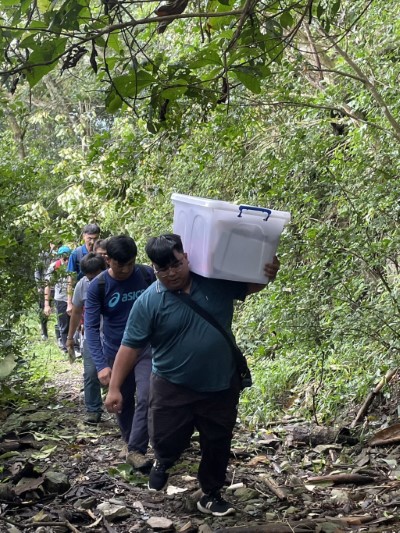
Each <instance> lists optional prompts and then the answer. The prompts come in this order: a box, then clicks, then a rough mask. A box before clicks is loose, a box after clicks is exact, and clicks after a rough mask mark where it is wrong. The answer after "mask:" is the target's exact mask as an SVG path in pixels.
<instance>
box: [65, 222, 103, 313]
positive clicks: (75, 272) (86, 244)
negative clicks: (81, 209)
mask: <svg viewBox="0 0 400 533" xmlns="http://www.w3.org/2000/svg"><path fill="white" fill-rule="evenodd" d="M99 236H100V227H99V226H98V225H97V224H86V226H84V227H83V228H82V238H83V244H82V245H81V246H78V248H75V250H74V251H73V252H72V253H71V255H70V258H69V261H68V272H70V273H71V275H70V276H69V278H68V291H67V292H68V294H67V296H68V300H67V313H68V314H69V315H71V312H72V295H73V292H74V287H75V284H76V282H77V281H79V280H80V279H81V278H82V277H83V276H84V274H83V272H82V270H81V261H82V259H83V258H84V257H85V255H86V254H88V253H89V252H93V247H94V243H95V242H96V241H97V240H98V238H99Z"/></svg>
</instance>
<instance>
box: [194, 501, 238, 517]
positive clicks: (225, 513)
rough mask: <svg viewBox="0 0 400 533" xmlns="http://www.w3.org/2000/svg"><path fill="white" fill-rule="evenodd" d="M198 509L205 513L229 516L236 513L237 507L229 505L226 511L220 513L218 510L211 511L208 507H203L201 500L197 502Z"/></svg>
mask: <svg viewBox="0 0 400 533" xmlns="http://www.w3.org/2000/svg"><path fill="white" fill-rule="evenodd" d="M197 509H198V510H199V511H201V512H202V513H204V514H212V515H213V516H228V515H230V514H235V513H236V509H235V508H234V507H229V509H227V510H226V511H225V512H224V513H219V512H218V511H214V512H213V511H211V509H207V507H203V506H202V505H201V503H200V502H197Z"/></svg>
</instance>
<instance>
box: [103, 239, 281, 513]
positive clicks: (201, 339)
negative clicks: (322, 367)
mask: <svg viewBox="0 0 400 533" xmlns="http://www.w3.org/2000/svg"><path fill="white" fill-rule="evenodd" d="M146 253H147V255H148V256H149V258H150V260H151V261H152V264H153V268H154V272H155V274H156V276H157V281H156V283H153V285H151V286H150V287H149V289H148V290H147V291H146V292H145V293H143V294H142V295H141V296H140V297H139V298H138V299H137V301H136V302H135V304H134V306H133V307H132V311H131V313H130V316H129V319H128V322H127V325H126V329H125V333H124V336H123V339H122V344H121V347H120V348H119V350H118V353H117V356H116V359H115V364H114V367H113V372H112V376H111V381H110V387H109V392H108V395H107V398H106V402H105V405H106V408H107V409H108V411H110V412H114V413H118V412H120V411H121V408H122V396H121V391H120V389H121V386H122V384H123V382H124V380H125V377H126V376H127V375H128V374H129V372H130V371H131V369H132V368H133V366H134V365H135V363H136V360H137V357H138V355H139V353H140V351H141V349H142V348H143V346H145V345H146V344H148V343H151V346H152V349H153V369H152V375H151V384H150V403H149V433H150V439H151V444H152V446H153V449H154V454H155V458H156V460H155V462H154V465H153V467H152V469H151V472H150V477H149V489H150V490H162V489H163V488H164V487H165V486H166V484H167V482H168V476H169V474H168V469H169V468H170V467H171V466H172V465H173V464H174V463H175V462H176V461H177V459H178V458H179V456H180V455H181V453H182V452H183V451H184V449H185V448H187V446H188V444H189V442H190V438H191V436H192V434H193V431H194V430H195V428H196V429H197V430H198V431H199V434H200V446H201V461H200V466H199V471H198V479H199V483H200V487H201V489H202V491H203V492H204V495H203V496H202V497H201V499H200V500H199V501H198V503H197V507H198V509H199V510H200V511H201V512H203V513H208V514H212V515H214V516H226V515H229V514H232V513H234V512H235V509H234V507H233V506H232V505H231V504H229V503H228V502H226V501H225V500H224V499H223V498H222V496H221V493H220V491H221V489H222V487H223V484H224V481H225V475H226V469H227V466H228V461H229V456H230V447H231V440H232V433H233V428H234V425H235V422H236V416H237V405H238V400H239V394H240V390H241V381H240V376H239V372H238V366H237V359H236V356H235V355H234V354H233V351H234V348H233V346H234V337H233V334H232V331H231V325H232V318H233V302H234V300H244V299H245V298H246V296H248V295H249V294H252V293H256V292H259V291H260V290H262V289H263V288H264V287H265V285H262V284H256V283H243V282H236V281H226V280H220V279H211V278H205V277H203V276H200V275H198V274H194V273H192V272H191V271H190V269H189V259H188V256H187V254H186V253H185V252H184V250H183V246H182V241H181V238H180V237H179V235H176V234H165V235H161V236H160V237H153V238H151V239H150V240H149V241H148V243H147V246H146ZM278 270H279V261H278V259H277V258H276V257H275V258H274V262H273V263H272V264H266V265H265V275H266V276H267V277H268V278H269V280H270V281H271V280H273V279H274V278H275V277H276V274H277V272H278ZM185 295H186V296H185ZM188 295H189V298H188ZM187 299H189V300H191V301H194V306H193V307H192V305H191V304H190V303H188V302H187ZM198 307H200V308H201V309H200V311H199V310H198V309H196V308H198ZM203 311H204V315H205V316H204V315H203ZM199 312H200V313H201V314H202V315H203V316H201V315H199ZM209 315H211V316H210V317H209V318H207V317H208V316H209ZM213 322H214V323H215V324H213ZM221 330H223V331H221Z"/></svg>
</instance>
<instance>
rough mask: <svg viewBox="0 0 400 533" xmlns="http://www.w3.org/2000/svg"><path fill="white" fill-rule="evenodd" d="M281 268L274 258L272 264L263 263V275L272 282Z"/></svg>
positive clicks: (277, 260)
mask: <svg viewBox="0 0 400 533" xmlns="http://www.w3.org/2000/svg"><path fill="white" fill-rule="evenodd" d="M280 267H281V264H280V261H279V259H278V258H277V256H275V257H274V259H273V261H272V263H265V265H264V274H265V275H266V276H267V277H268V278H269V280H270V281H274V279H275V278H276V275H277V274H278V271H279V269H280Z"/></svg>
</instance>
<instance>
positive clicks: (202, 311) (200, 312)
mask: <svg viewBox="0 0 400 533" xmlns="http://www.w3.org/2000/svg"><path fill="white" fill-rule="evenodd" d="M170 292H171V294H173V295H174V296H175V297H176V298H178V299H179V300H181V302H183V303H185V304H186V305H188V306H189V307H191V308H192V309H193V311H194V312H195V313H197V314H198V315H200V316H201V317H202V318H204V320H206V321H207V322H208V323H209V324H211V325H212V326H213V327H214V328H215V329H216V330H218V331H219V332H220V333H221V335H222V336H223V337H224V338H225V340H226V342H227V343H228V345H229V346H230V348H231V350H232V353H233V355H234V357H235V361H236V364H237V365H238V367H239V368H240V367H241V364H242V358H243V354H242V352H241V351H240V350H239V348H238V347H237V346H236V344H235V343H234V342H233V340H232V339H231V337H230V336H229V335H228V333H227V332H226V331H225V329H224V328H223V327H222V326H221V324H220V323H219V322H218V320H216V319H215V318H214V317H213V316H212V315H210V313H209V312H208V311H206V310H205V309H204V308H203V307H201V306H200V305H198V304H197V303H196V302H195V301H194V300H192V298H191V297H190V296H189V295H188V294H186V293H184V292H179V293H178V292H172V291H170Z"/></svg>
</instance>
